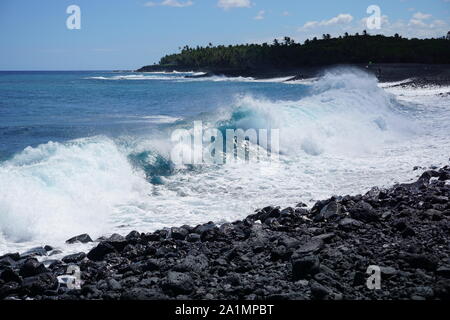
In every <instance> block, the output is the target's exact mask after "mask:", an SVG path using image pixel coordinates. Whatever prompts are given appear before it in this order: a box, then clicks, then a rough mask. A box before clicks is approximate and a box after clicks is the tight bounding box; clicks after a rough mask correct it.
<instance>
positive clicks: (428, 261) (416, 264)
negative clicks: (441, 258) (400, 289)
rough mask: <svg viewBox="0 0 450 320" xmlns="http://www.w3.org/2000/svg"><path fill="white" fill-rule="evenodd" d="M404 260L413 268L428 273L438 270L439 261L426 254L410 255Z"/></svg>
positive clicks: (405, 256) (404, 257) (406, 255)
mask: <svg viewBox="0 0 450 320" xmlns="http://www.w3.org/2000/svg"><path fill="white" fill-rule="evenodd" d="M403 259H404V260H405V261H406V262H407V263H408V264H409V265H410V266H411V267H413V268H421V269H425V270H428V271H434V270H436V268H437V259H436V258H435V257H432V256H429V255H426V254H414V253H408V254H405V255H404V256H403Z"/></svg>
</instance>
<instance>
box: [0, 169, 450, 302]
mask: <svg viewBox="0 0 450 320" xmlns="http://www.w3.org/2000/svg"><path fill="white" fill-rule="evenodd" d="M448 173H450V167H449V166H446V167H443V168H440V169H433V170H429V171H427V172H425V173H424V174H422V175H421V176H420V178H419V180H418V181H416V182H413V183H409V184H401V185H395V186H394V187H392V188H388V189H379V188H373V189H371V190H370V191H369V192H367V193H366V194H364V195H355V196H343V197H333V198H330V199H326V200H323V201H318V202H316V203H315V205H314V206H313V207H312V209H311V210H309V209H307V208H305V207H304V206H303V205H302V206H301V207H296V208H292V207H287V208H284V209H281V208H279V207H275V206H270V207H265V208H263V209H260V210H256V211H255V212H254V213H253V214H251V215H249V216H248V217H247V218H245V219H243V220H241V221H235V222H233V223H224V224H221V225H215V224H214V223H212V222H209V223H206V224H202V225H198V226H196V227H194V228H192V227H189V226H182V227H176V228H166V229H163V230H158V231H155V232H153V233H146V234H143V233H139V232H137V231H133V232H131V233H130V234H128V235H127V236H126V237H123V236H121V235H118V234H115V235H113V236H111V237H109V238H101V242H99V243H98V244H97V246H96V247H95V248H93V249H92V250H91V251H90V252H89V253H88V254H87V256H86V255H85V254H84V253H78V254H74V255H69V256H66V257H64V258H63V259H62V261H60V260H55V261H52V260H50V259H51V258H50V257H47V256H46V255H42V256H36V257H37V258H39V259H40V260H41V259H47V261H45V265H46V266H48V267H45V266H44V264H43V263H41V262H39V261H38V259H37V258H34V257H33V256H31V255H30V256H25V257H24V256H23V255H22V256H21V255H19V254H8V255H4V256H1V257H0V299H36V300H41V299H61V300H74V299H75V300H76V299H104V300H117V299H123V300H129V299H131V300H154V299H173V298H175V299H231V300H249V299H252V300H254V299H257V300H265V299H317V300H359V299H379V300H397V299H402V300H404V299H413V300H433V299H441V300H442V299H446V300H448V299H450V279H449V277H450V247H449V246H448V243H449V242H450V241H449V235H450V203H449V202H448V198H450V185H449V184H448V183H446V182H448V181H447V180H449V179H448V177H450V175H449V174H448ZM53 251H54V250H53ZM53 251H50V254H52V252H53ZM37 252H42V250H40V249H38V250H37ZM86 257H87V259H86ZM67 264H70V267H71V268H72V267H74V266H76V267H78V268H79V269H80V274H81V277H82V281H83V282H82V284H81V290H69V289H68V288H67V287H66V286H65V285H64V284H62V285H60V286H59V289H58V281H57V277H58V276H63V275H66V274H67V273H68V267H69V266H68V265H67ZM369 266H379V267H380V270H381V285H382V290H370V289H368V288H367V286H366V284H367V279H368V277H369V274H368V273H367V270H368V267H369ZM72 270H73V269H72ZM69 273H70V272H69ZM69 275H73V273H70V274H69Z"/></svg>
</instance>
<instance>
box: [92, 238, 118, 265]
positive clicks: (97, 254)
mask: <svg viewBox="0 0 450 320" xmlns="http://www.w3.org/2000/svg"><path fill="white" fill-rule="evenodd" d="M115 251H116V249H115V248H114V247H113V246H112V245H111V244H109V243H107V242H100V243H99V245H98V246H96V247H95V248H93V249H92V250H91V251H89V253H88V254H87V257H88V259H89V260H92V261H101V260H103V259H104V258H105V256H106V255H107V254H109V253H113V252H115Z"/></svg>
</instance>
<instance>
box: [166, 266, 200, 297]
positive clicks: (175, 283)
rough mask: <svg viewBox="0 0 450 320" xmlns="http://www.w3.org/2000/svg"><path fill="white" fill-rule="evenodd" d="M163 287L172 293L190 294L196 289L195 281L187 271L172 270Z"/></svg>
mask: <svg viewBox="0 0 450 320" xmlns="http://www.w3.org/2000/svg"><path fill="white" fill-rule="evenodd" d="M162 289H163V290H164V291H165V292H167V293H169V294H172V295H180V294H189V293H191V292H192V291H193V290H194V281H193V280H192V278H191V277H190V276H189V275H188V274H186V273H181V272H174V271H170V272H169V273H168V274H167V277H166V279H165V281H164V282H163V283H162Z"/></svg>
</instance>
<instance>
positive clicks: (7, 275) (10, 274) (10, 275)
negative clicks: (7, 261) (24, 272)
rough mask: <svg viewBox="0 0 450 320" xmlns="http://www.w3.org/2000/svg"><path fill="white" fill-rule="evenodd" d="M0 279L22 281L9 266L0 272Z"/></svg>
mask: <svg viewBox="0 0 450 320" xmlns="http://www.w3.org/2000/svg"><path fill="white" fill-rule="evenodd" d="M0 280H3V281H4V282H17V283H22V278H21V277H20V276H19V274H18V273H17V272H16V271H14V270H13V269H11V268H7V269H5V270H3V271H2V272H0Z"/></svg>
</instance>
